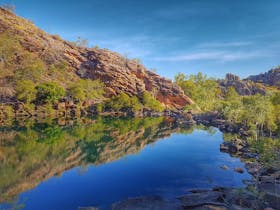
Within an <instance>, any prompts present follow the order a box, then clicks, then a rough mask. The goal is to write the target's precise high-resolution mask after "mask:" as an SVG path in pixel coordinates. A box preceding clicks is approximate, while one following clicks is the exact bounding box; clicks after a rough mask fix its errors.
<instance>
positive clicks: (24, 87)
mask: <svg viewBox="0 0 280 210" xmlns="http://www.w3.org/2000/svg"><path fill="white" fill-rule="evenodd" d="M35 87H36V85H35V83H34V82H33V81H31V80H20V81H18V82H17V84H16V97H17V99H18V100H20V101H22V102H25V103H30V102H32V101H33V100H35V99H36V94H37V90H36V88H35Z"/></svg>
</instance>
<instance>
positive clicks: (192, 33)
mask: <svg viewBox="0 0 280 210" xmlns="http://www.w3.org/2000/svg"><path fill="white" fill-rule="evenodd" d="M0 3H2V4H5V3H12V4H14V5H15V6H16V13H17V14H18V15H20V16H23V17H25V18H27V19H30V20H32V21H33V22H34V23H35V24H36V25H37V26H39V27H40V28H42V29H44V30H46V31H47V32H49V33H52V34H59V35H60V36H61V37H62V38H64V39H67V40H75V39H76V38H77V37H78V36H81V37H84V38H87V39H88V40H89V41H90V45H91V46H95V45H98V46H99V47H102V48H108V49H110V50H113V51H117V52H120V53H121V54H126V55H128V57H130V58H140V59H141V60H142V61H143V63H144V64H145V65H146V66H147V67H148V68H155V69H157V73H158V74H160V75H162V76H165V77H168V78H171V79H172V78H173V77H174V75H175V74H176V73H178V72H183V73H186V74H195V73H197V72H199V71H201V72H204V73H206V74H207V75H209V76H213V77H224V75H225V74H226V73H227V72H232V73H235V74H237V75H239V76H241V77H246V76H248V75H251V74H258V73H261V72H265V71H267V70H269V69H270V68H272V67H274V66H278V65H280V27H279V26H280V12H279V11H280V1H279V0H266V1H264V0H234V1H233V0H211V1H210V0H172V1H170V0H79V1H77V0H56V1H53V0H48V1H45V0H40V1H38V0H0Z"/></svg>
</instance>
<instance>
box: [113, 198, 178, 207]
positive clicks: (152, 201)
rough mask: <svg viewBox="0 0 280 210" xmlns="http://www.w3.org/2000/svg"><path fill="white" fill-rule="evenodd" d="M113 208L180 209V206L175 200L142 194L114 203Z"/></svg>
mask: <svg viewBox="0 0 280 210" xmlns="http://www.w3.org/2000/svg"><path fill="white" fill-rule="evenodd" d="M112 209H113V210H129V209H134V210H173V209H174V210H182V209H183V208H182V206H181V205H180V203H179V202H177V201H169V200H166V199H163V198H161V197H159V196H144V197H137V198H129V199H127V200H124V201H120V202H117V203H114V204H113V205H112Z"/></svg>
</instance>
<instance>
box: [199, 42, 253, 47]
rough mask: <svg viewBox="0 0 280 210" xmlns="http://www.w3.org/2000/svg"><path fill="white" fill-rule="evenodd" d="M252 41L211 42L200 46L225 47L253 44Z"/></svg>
mask: <svg viewBox="0 0 280 210" xmlns="http://www.w3.org/2000/svg"><path fill="white" fill-rule="evenodd" d="M252 44H253V43H252V42H244V41H243V42H242V41H240V42H210V43H202V44H199V45H198V47H199V48H225V47H244V46H249V45H252Z"/></svg>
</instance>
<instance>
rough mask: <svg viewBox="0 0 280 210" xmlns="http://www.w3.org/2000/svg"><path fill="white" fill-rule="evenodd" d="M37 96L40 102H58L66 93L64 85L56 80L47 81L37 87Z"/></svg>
mask: <svg viewBox="0 0 280 210" xmlns="http://www.w3.org/2000/svg"><path fill="white" fill-rule="evenodd" d="M36 89H37V97H36V100H37V102H39V103H56V102H57V101H58V100H59V99H60V98H62V97H63V96H64V95H65V90H64V89H63V87H61V86H59V85H57V84H56V83H54V82H45V83H42V84H40V85H38V86H37V87H36Z"/></svg>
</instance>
